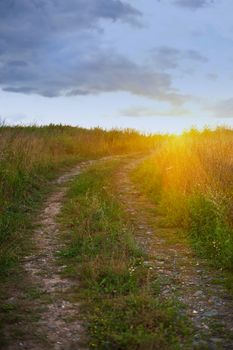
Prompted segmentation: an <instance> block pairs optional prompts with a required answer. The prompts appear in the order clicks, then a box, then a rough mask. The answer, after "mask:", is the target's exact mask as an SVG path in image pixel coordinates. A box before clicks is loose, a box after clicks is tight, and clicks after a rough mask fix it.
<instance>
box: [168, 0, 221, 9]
mask: <svg viewBox="0 0 233 350" xmlns="http://www.w3.org/2000/svg"><path fill="white" fill-rule="evenodd" d="M213 3H214V0H175V1H174V4H175V5H178V6H180V7H184V8H187V9H191V10H197V9H200V8H203V7H207V6H210V5H211V4H213Z"/></svg>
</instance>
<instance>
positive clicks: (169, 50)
mask: <svg viewBox="0 0 233 350" xmlns="http://www.w3.org/2000/svg"><path fill="white" fill-rule="evenodd" d="M152 59H153V60H154V62H155V63H156V65H157V67H159V68H161V69H164V70H167V69H176V68H177V67H179V65H180V64H181V63H183V62H184V61H186V62H197V63H206V62H208V59H207V57H205V56H204V55H202V54H201V53H200V52H198V51H196V50H180V49H177V48H174V47H169V46H160V47H157V48H154V49H153V50H152Z"/></svg>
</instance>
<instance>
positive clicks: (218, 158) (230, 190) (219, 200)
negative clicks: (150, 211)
mask: <svg viewBox="0 0 233 350" xmlns="http://www.w3.org/2000/svg"><path fill="white" fill-rule="evenodd" d="M232 150H233V131H232V130H227V129H217V130H215V131H210V130H205V131H203V132H202V133H199V132H197V131H196V130H191V131H190V132H187V133H185V134H183V135H182V136H171V137H168V138H167V140H166V141H165V142H164V143H163V144H162V145H161V147H160V149H159V150H158V152H157V153H156V154H155V155H154V156H152V157H150V158H149V159H147V160H146V161H145V162H144V163H143V164H141V165H140V166H139V168H138V169H137V170H136V172H135V173H134V175H133V176H134V180H135V181H136V183H138V184H140V186H141V187H142V189H143V191H145V192H146V193H147V194H148V195H149V196H150V197H151V198H152V200H153V201H155V202H156V203H157V205H158V207H159V211H160V213H162V215H164V216H165V218H166V219H165V221H166V224H167V225H168V226H172V227H177V228H178V229H182V230H183V231H185V232H186V233H187V234H188V236H189V237H190V239H191V242H192V244H193V246H194V247H195V249H196V251H197V252H198V253H199V254H201V255H202V256H204V257H207V258H208V259H209V261H210V262H211V263H212V264H213V265H215V266H217V267H219V268H223V269H225V270H228V271H231V272H232V271H233V215H232V213H233V212H232V209H233V207H232V203H233V153H232Z"/></svg>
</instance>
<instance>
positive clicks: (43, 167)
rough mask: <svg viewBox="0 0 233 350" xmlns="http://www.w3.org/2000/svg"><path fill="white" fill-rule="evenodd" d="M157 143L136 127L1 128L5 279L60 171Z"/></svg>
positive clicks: (0, 230) (0, 241)
mask: <svg viewBox="0 0 233 350" xmlns="http://www.w3.org/2000/svg"><path fill="white" fill-rule="evenodd" d="M154 142H155V138H152V137H145V136H143V135H140V134H138V133H136V132H134V131H131V130H126V131H124V132H123V131H118V130H112V131H109V132H107V131H104V130H101V129H98V128H97V129H93V130H86V129H81V128H74V127H69V126H61V125H49V126H46V127H36V126H31V127H8V126H4V125H2V126H0V278H3V277H4V276H7V275H8V274H9V273H10V272H11V271H12V267H15V266H17V265H18V262H19V260H20V258H21V256H22V255H24V254H25V252H26V251H27V250H28V244H27V241H28V236H27V232H29V233H30V231H31V227H30V221H31V218H32V215H34V209H36V208H38V206H40V203H41V202H42V200H43V198H44V195H45V193H46V192H47V190H48V189H49V188H50V187H51V185H49V183H48V182H49V181H50V180H51V179H53V178H54V177H55V176H57V173H58V170H61V169H64V168H65V167H66V166H69V167H70V166H71V165H72V164H77V163H78V162H79V161H80V160H83V159H93V158H99V157H101V156H106V155H111V154H122V153H124V154H125V153H132V152H141V151H147V150H148V149H149V148H150V147H151V146H153V144H154ZM48 185H49V186H48ZM27 229H29V230H27Z"/></svg>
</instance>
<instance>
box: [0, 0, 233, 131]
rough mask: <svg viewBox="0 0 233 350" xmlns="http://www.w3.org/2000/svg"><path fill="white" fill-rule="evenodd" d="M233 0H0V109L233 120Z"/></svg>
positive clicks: (17, 119)
mask: <svg viewBox="0 0 233 350" xmlns="http://www.w3.org/2000/svg"><path fill="white" fill-rule="evenodd" d="M232 13H233V1H231V0H66V1H64V0H0V118H1V119H2V120H4V121H5V122H6V123H8V124H23V125H25V124H26V125H28V124H34V123H36V124H39V125H41V124H49V123H56V124H57V123H61V124H70V125H75V126H76V125H78V126H82V127H96V126H100V127H103V128H107V129H109V128H115V127H117V128H134V129H138V130H140V131H143V132H174V133H179V132H181V131H182V130H184V129H189V128H190V127H193V126H195V127H198V128H203V127H204V126H209V127H216V126H220V125H224V126H231V127H233V21H232Z"/></svg>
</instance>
